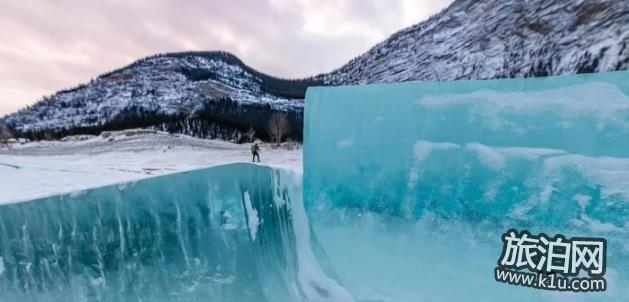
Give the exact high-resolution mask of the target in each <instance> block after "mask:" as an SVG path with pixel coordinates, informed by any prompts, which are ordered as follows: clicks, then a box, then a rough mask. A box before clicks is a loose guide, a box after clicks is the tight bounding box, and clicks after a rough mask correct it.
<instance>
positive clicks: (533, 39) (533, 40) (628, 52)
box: [322, 0, 629, 85]
mask: <svg viewBox="0 0 629 302" xmlns="http://www.w3.org/2000/svg"><path fill="white" fill-rule="evenodd" d="M628 68H629V1H627V0H593V1H591V0H527V1H522V0H457V1H455V2H454V3H453V4H452V5H450V6H449V7H448V8H446V9H445V10H443V11H442V12H440V13H439V14H437V15H435V16H433V17H431V18H430V19H429V20H427V21H425V22H422V23H419V24H417V25H415V26H412V27H409V28H407V29H404V30H402V31H400V32H398V33H396V34H394V35H392V36H391V37H390V38H388V39H387V40H385V41H383V42H382V43H380V44H378V45H376V46H374V47H373V48H372V49H370V50H369V51H368V52H367V53H365V54H363V55H361V56H359V57H357V58H355V59H353V60H352V61H350V62H349V63H348V64H346V65H344V66H342V67H341V68H339V69H337V70H335V71H333V72H331V73H329V74H327V75H324V76H322V78H323V79H324V81H325V82H326V83H328V84H332V85H340V84H364V83H378V82H404V81H445V80H459V79H493V78H507V77H532V76H548V75H558V74H571V73H590V72H602V71H611V70H621V69H628Z"/></svg>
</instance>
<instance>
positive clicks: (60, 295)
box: [0, 164, 351, 302]
mask: <svg viewBox="0 0 629 302" xmlns="http://www.w3.org/2000/svg"><path fill="white" fill-rule="evenodd" d="M301 191H302V187H301V175H295V174H292V173H289V172H286V171H282V170H276V169H272V168H269V167H262V166H255V165H247V164H234V165H226V166H220V167H214V168H209V169H205V170H199V171H192V172H187V173H181V174H173V175H168V176H163V177H157V178H153V179H147V180H141V181H137V182H135V183H128V184H122V185H118V186H110V187H104V188H99V189H93V190H88V191H85V192H81V193H74V194H69V195H62V196H55V197H50V198H45V199H41V200H34V201H30V202H24V203H17V204H11V205H3V206H0V256H1V258H0V301H234V302H247V301H256V302H258V301H269V302H275V301H280V302H281V301H287V302H293V301H351V298H350V297H349V295H348V294H347V292H346V291H345V290H344V289H343V288H342V287H340V286H339V285H338V284H337V283H336V282H334V281H333V280H332V279H329V278H328V277H327V275H326V274H324V273H323V270H322V269H321V268H320V267H319V264H318V263H317V261H316V260H315V256H314V255H315V254H314V252H313V251H312V249H311V247H310V242H311V241H310V233H309V229H308V223H307V221H306V220H305V219H306V218H305V217H306V214H305V212H304V209H303V206H302V201H301V193H302V192H301ZM315 243H316V242H315Z"/></svg>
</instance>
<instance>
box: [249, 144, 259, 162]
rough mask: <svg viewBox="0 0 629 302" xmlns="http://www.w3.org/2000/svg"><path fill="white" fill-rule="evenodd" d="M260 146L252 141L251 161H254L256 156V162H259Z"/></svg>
mask: <svg viewBox="0 0 629 302" xmlns="http://www.w3.org/2000/svg"><path fill="white" fill-rule="evenodd" d="M259 152H260V146H259V145H258V142H253V144H251V155H253V162H254V163H255V162H256V157H257V158H258V162H260V153H259Z"/></svg>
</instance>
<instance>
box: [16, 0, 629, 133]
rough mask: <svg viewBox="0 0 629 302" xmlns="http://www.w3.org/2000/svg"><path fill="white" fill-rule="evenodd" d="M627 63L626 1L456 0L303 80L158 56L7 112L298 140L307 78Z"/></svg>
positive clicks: (539, 71) (27, 129) (538, 72)
mask: <svg viewBox="0 0 629 302" xmlns="http://www.w3.org/2000/svg"><path fill="white" fill-rule="evenodd" d="M628 68H629V1H627V0H593V1H589V0H526V1H523V0H457V1H455V2H454V3H453V4H452V5H451V6H450V7H448V8H447V9H445V10H443V11H442V12H440V13H439V14H436V15H435V16H433V17H431V18H430V19H429V20H427V21H425V22H422V23H419V24H417V25H415V26H412V27H410V28H407V29H404V30H402V31H400V32H398V33H396V34H394V35H392V36H391V37H390V38H388V39H387V40H385V41H383V42H381V43H379V44H378V45H376V46H374V47H373V48H372V49H370V50H369V51H368V52H367V53H365V54H363V55H361V56H359V57H357V58H355V59H353V60H351V61H350V62H349V63H347V64H346V65H344V66H342V67H341V68H339V69H337V70H335V71H333V72H330V73H327V74H323V75H319V76H316V77H313V78H308V79H303V80H282V79H278V78H274V77H271V76H268V75H265V74H263V73H260V72H258V71H256V70H254V69H252V68H250V67H248V66H247V65H245V64H244V63H243V62H242V61H240V60H239V59H238V58H236V57H235V56H233V55H231V54H228V53H225V52H187V53H174V54H164V55H156V56H153V57H149V58H145V59H142V60H139V61H137V62H135V63H133V64H131V65H129V66H127V67H124V68H121V69H119V70H115V71H112V72H110V73H107V74H105V75H102V76H100V77H98V78H96V79H95V80H93V81H91V82H90V83H89V84H86V85H82V86H79V87H77V88H74V89H71V90H65V91H60V92H58V93H56V94H54V95H53V96H51V97H49V98H46V99H44V100H42V101H40V102H38V103H36V104H35V105H33V106H30V107H29V108H26V109H24V110H21V111H19V112H17V113H14V114H11V115H9V116H6V117H5V118H4V120H5V122H6V123H7V124H8V125H9V126H11V127H12V128H13V129H14V130H15V131H16V132H18V134H20V135H26V136H29V137H31V138H41V137H45V136H53V137H54V136H57V137H59V136H63V135H68V134H77V133H88V134H98V133H99V132H100V131H103V130H118V129H125V128H131V127H147V126H153V127H156V128H158V129H160V130H167V131H170V132H177V133H184V134H189V135H195V136H199V137H218V138H223V139H229V140H233V141H240V140H242V137H243V133H245V132H246V131H247V130H248V129H249V128H253V129H254V130H255V131H256V132H257V133H256V135H257V136H258V137H261V138H268V133H267V124H268V120H269V117H270V116H271V114H272V112H275V111H281V112H284V113H286V115H287V117H288V119H289V122H290V126H291V127H290V128H291V130H292V131H291V133H290V134H289V135H288V136H290V137H292V138H294V139H297V140H300V139H301V137H302V133H301V128H302V126H303V122H302V117H303V97H304V93H305V89H306V88H307V87H308V86H312V85H347V84H363V83H376V82H403V81H444V80H457V79H492V78H504V77H531V76H547V75H557V74H566V73H587V72H600V71H610V70H621V69H628Z"/></svg>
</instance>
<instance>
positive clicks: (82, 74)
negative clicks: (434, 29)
mask: <svg viewBox="0 0 629 302" xmlns="http://www.w3.org/2000/svg"><path fill="white" fill-rule="evenodd" d="M451 1H452V0H266V1H265V0H233V1H223V0H206V1H201V0H187V1H168V0H134V1H124V0H102V1H97V0H56V1H45V0H20V1H3V2H2V3H0V39H1V40H2V43H1V44H0V62H1V63H0V115H2V114H4V113H9V112H12V111H15V110H17V109H18V108H20V107H23V106H25V105H26V104H30V103H33V102H35V101H36V100H38V99H39V98H41V96H43V95H46V94H52V93H54V92H55V91H57V90H59V89H62V88H68V87H72V86H75V85H77V84H79V83H84V82H88V81H89V80H90V79H91V78H94V77H96V76H98V75H99V74H101V73H104V72H106V71H109V70H112V69H115V68H118V67H121V66H123V65H126V64H129V63H131V62H133V61H135V60H137V59H139V58H141V57H144V56H147V55H151V54H154V53H163V52H172V51H185V50H227V51H230V52H232V53H234V54H236V55H237V56H239V57H240V58H241V59H243V60H244V61H245V62H246V63H247V64H249V65H251V66H253V67H254V68H256V69H258V70H260V71H263V72H265V73H269V74H273V75H277V76H282V77H291V78H294V77H304V76H310V75H314V74H318V73H322V72H328V71H331V70H332V69H335V68H337V67H340V66H341V65H342V64H343V63H345V62H347V61H348V60H349V59H351V58H352V57H355V56H357V55H359V54H361V53H362V52H364V51H366V50H367V49H368V48H369V47H371V46H373V45H374V44H375V43H377V42H379V41H381V40H383V39H385V38H386V37H387V36H388V35H390V34H392V33H394V32H395V31H397V30H399V29H402V28H403V27H406V26H409V25H411V24H414V23H417V22H419V21H421V20H423V19H426V18H427V17H429V16H430V15H431V14H434V13H436V12H437V11H438V10H440V9H442V8H444V7H445V6H447V5H448V4H449V3H450V2H451Z"/></svg>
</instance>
